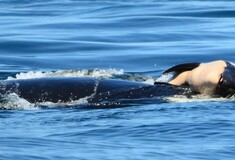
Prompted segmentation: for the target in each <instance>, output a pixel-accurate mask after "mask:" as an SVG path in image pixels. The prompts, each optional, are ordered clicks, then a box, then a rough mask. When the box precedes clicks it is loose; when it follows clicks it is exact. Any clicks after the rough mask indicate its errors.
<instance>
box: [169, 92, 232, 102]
mask: <svg viewBox="0 0 235 160" xmlns="http://www.w3.org/2000/svg"><path fill="white" fill-rule="evenodd" d="M165 100H166V101H167V102H179V103H186V102H212V101H214V102H215V101H216V102H217V101H235V96H232V97H229V98H223V97H212V96H209V95H203V94H198V95H193V96H191V97H190V98H188V97H187V96H185V95H176V96H171V97H166V98H165Z"/></svg>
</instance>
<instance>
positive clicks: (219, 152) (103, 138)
mask: <svg viewBox="0 0 235 160" xmlns="http://www.w3.org/2000/svg"><path fill="white" fill-rule="evenodd" d="M234 19H235V2H234V1H232V0H231V1H229V0H221V1H219V0H213V1H212V0H206V1H200V0H187V1H186V0H185V1H184V0H142V1H141V0H116V1H114V0H48V1H40V0H34V1H30V0H1V3H0V24H1V25H0V78H1V79H30V78H38V77H55V76H66V77H71V76H72V77H82V76H92V77H105V78H119V79H128V80H133V81H143V82H144V83H152V82H153V80H154V79H155V78H157V77H159V76H161V73H162V72H163V71H164V70H166V69H168V68H169V67H171V66H173V65H176V64H179V63H187V62H207V61H213V60H218V59H223V60H228V61H233V62H234V61H235V54H234V53H235V47H234V46H235V45H234V44H235V20H234ZM160 80H164V77H161V78H160ZM6 98H7V103H4V104H0V108H1V110H0V159H1V160H5V159H6V160H9V159H22V160H31V159H40V160H41V159H45V160H46V159H82V160H87V159H104V160H106V159H107V160H116V159H128V160H129V159H135V160H137V159H139V160H142V159H164V160H167V159H169V160H172V159H179V160H191V159H192V160H194V159H200V160H202V159H203V160H221V159H223V160H225V159H226V160H227V159H231V160H233V159H234V157H235V144H234V139H235V130H234V128H235V106H234V97H232V98H229V99H227V98H212V97H209V96H196V97H193V98H191V99H188V98H185V97H168V98H167V103H136V104H134V105H131V106H126V107H125V106H124V107H121V108H119V107H116V108H107V109H105V108H103V109H94V108H93V109H90V108H86V107H80V106H81V105H82V104H84V103H85V102H84V101H85V100H84V101H83V100H80V101H75V102H71V103H51V102H45V103H43V104H40V105H38V104H32V103H29V102H27V101H26V100H25V99H23V98H20V97H19V96H18V95H16V94H10V95H8V97H6ZM42 106H44V107H42ZM5 109H7V110H5Z"/></svg>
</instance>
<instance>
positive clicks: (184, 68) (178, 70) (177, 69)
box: [163, 63, 201, 75]
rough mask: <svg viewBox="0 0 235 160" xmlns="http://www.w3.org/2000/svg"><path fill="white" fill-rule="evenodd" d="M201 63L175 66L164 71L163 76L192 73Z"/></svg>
mask: <svg viewBox="0 0 235 160" xmlns="http://www.w3.org/2000/svg"><path fill="white" fill-rule="evenodd" d="M200 64H201V63H184V64H179V65H176V66H173V67H171V68H169V69H168V70H166V71H164V72H163V74H168V73H171V72H175V74H176V75H179V74H180V73H182V72H185V71H191V70H193V69H194V68H197V67H198V66H199V65H200Z"/></svg>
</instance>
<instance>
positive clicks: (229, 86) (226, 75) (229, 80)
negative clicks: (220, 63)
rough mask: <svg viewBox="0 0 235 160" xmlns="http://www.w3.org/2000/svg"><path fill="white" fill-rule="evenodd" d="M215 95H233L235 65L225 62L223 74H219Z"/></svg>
mask: <svg viewBox="0 0 235 160" xmlns="http://www.w3.org/2000/svg"><path fill="white" fill-rule="evenodd" d="M216 93H217V94H219V95H222V96H224V97H226V96H232V95H234V94H235V64H234V63H231V62H226V67H225V69H224V72H223V73H222V74H221V78H220V80H219V83H218V86H217V89H216Z"/></svg>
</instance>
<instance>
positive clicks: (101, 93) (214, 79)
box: [0, 60, 235, 103]
mask: <svg viewBox="0 0 235 160" xmlns="http://www.w3.org/2000/svg"><path fill="white" fill-rule="evenodd" d="M169 73H173V77H172V78H171V79H170V80H169V81H168V82H155V83H154V84H146V83H141V82H134V81H128V80H119V79H105V78H94V77H48V78H34V79H15V80H1V81H0V95H1V97H4V95H6V94H10V93H16V94H17V95H18V96H19V97H20V98H24V99H25V100H27V101H29V102H31V103H40V102H54V103H56V102H70V101H75V100H79V99H81V98H86V99H87V101H88V103H100V102H104V101H113V100H119V99H144V98H153V97H166V96H174V95H186V96H188V97H190V96H191V95H193V94H206V95H218V96H223V97H227V96H231V95H233V94H235V65H234V64H233V63H231V62H227V61H222V60H220V61H213V62H208V63H187V64H179V65H176V66H173V67H171V68H169V69H167V70H166V71H164V72H163V74H169Z"/></svg>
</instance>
